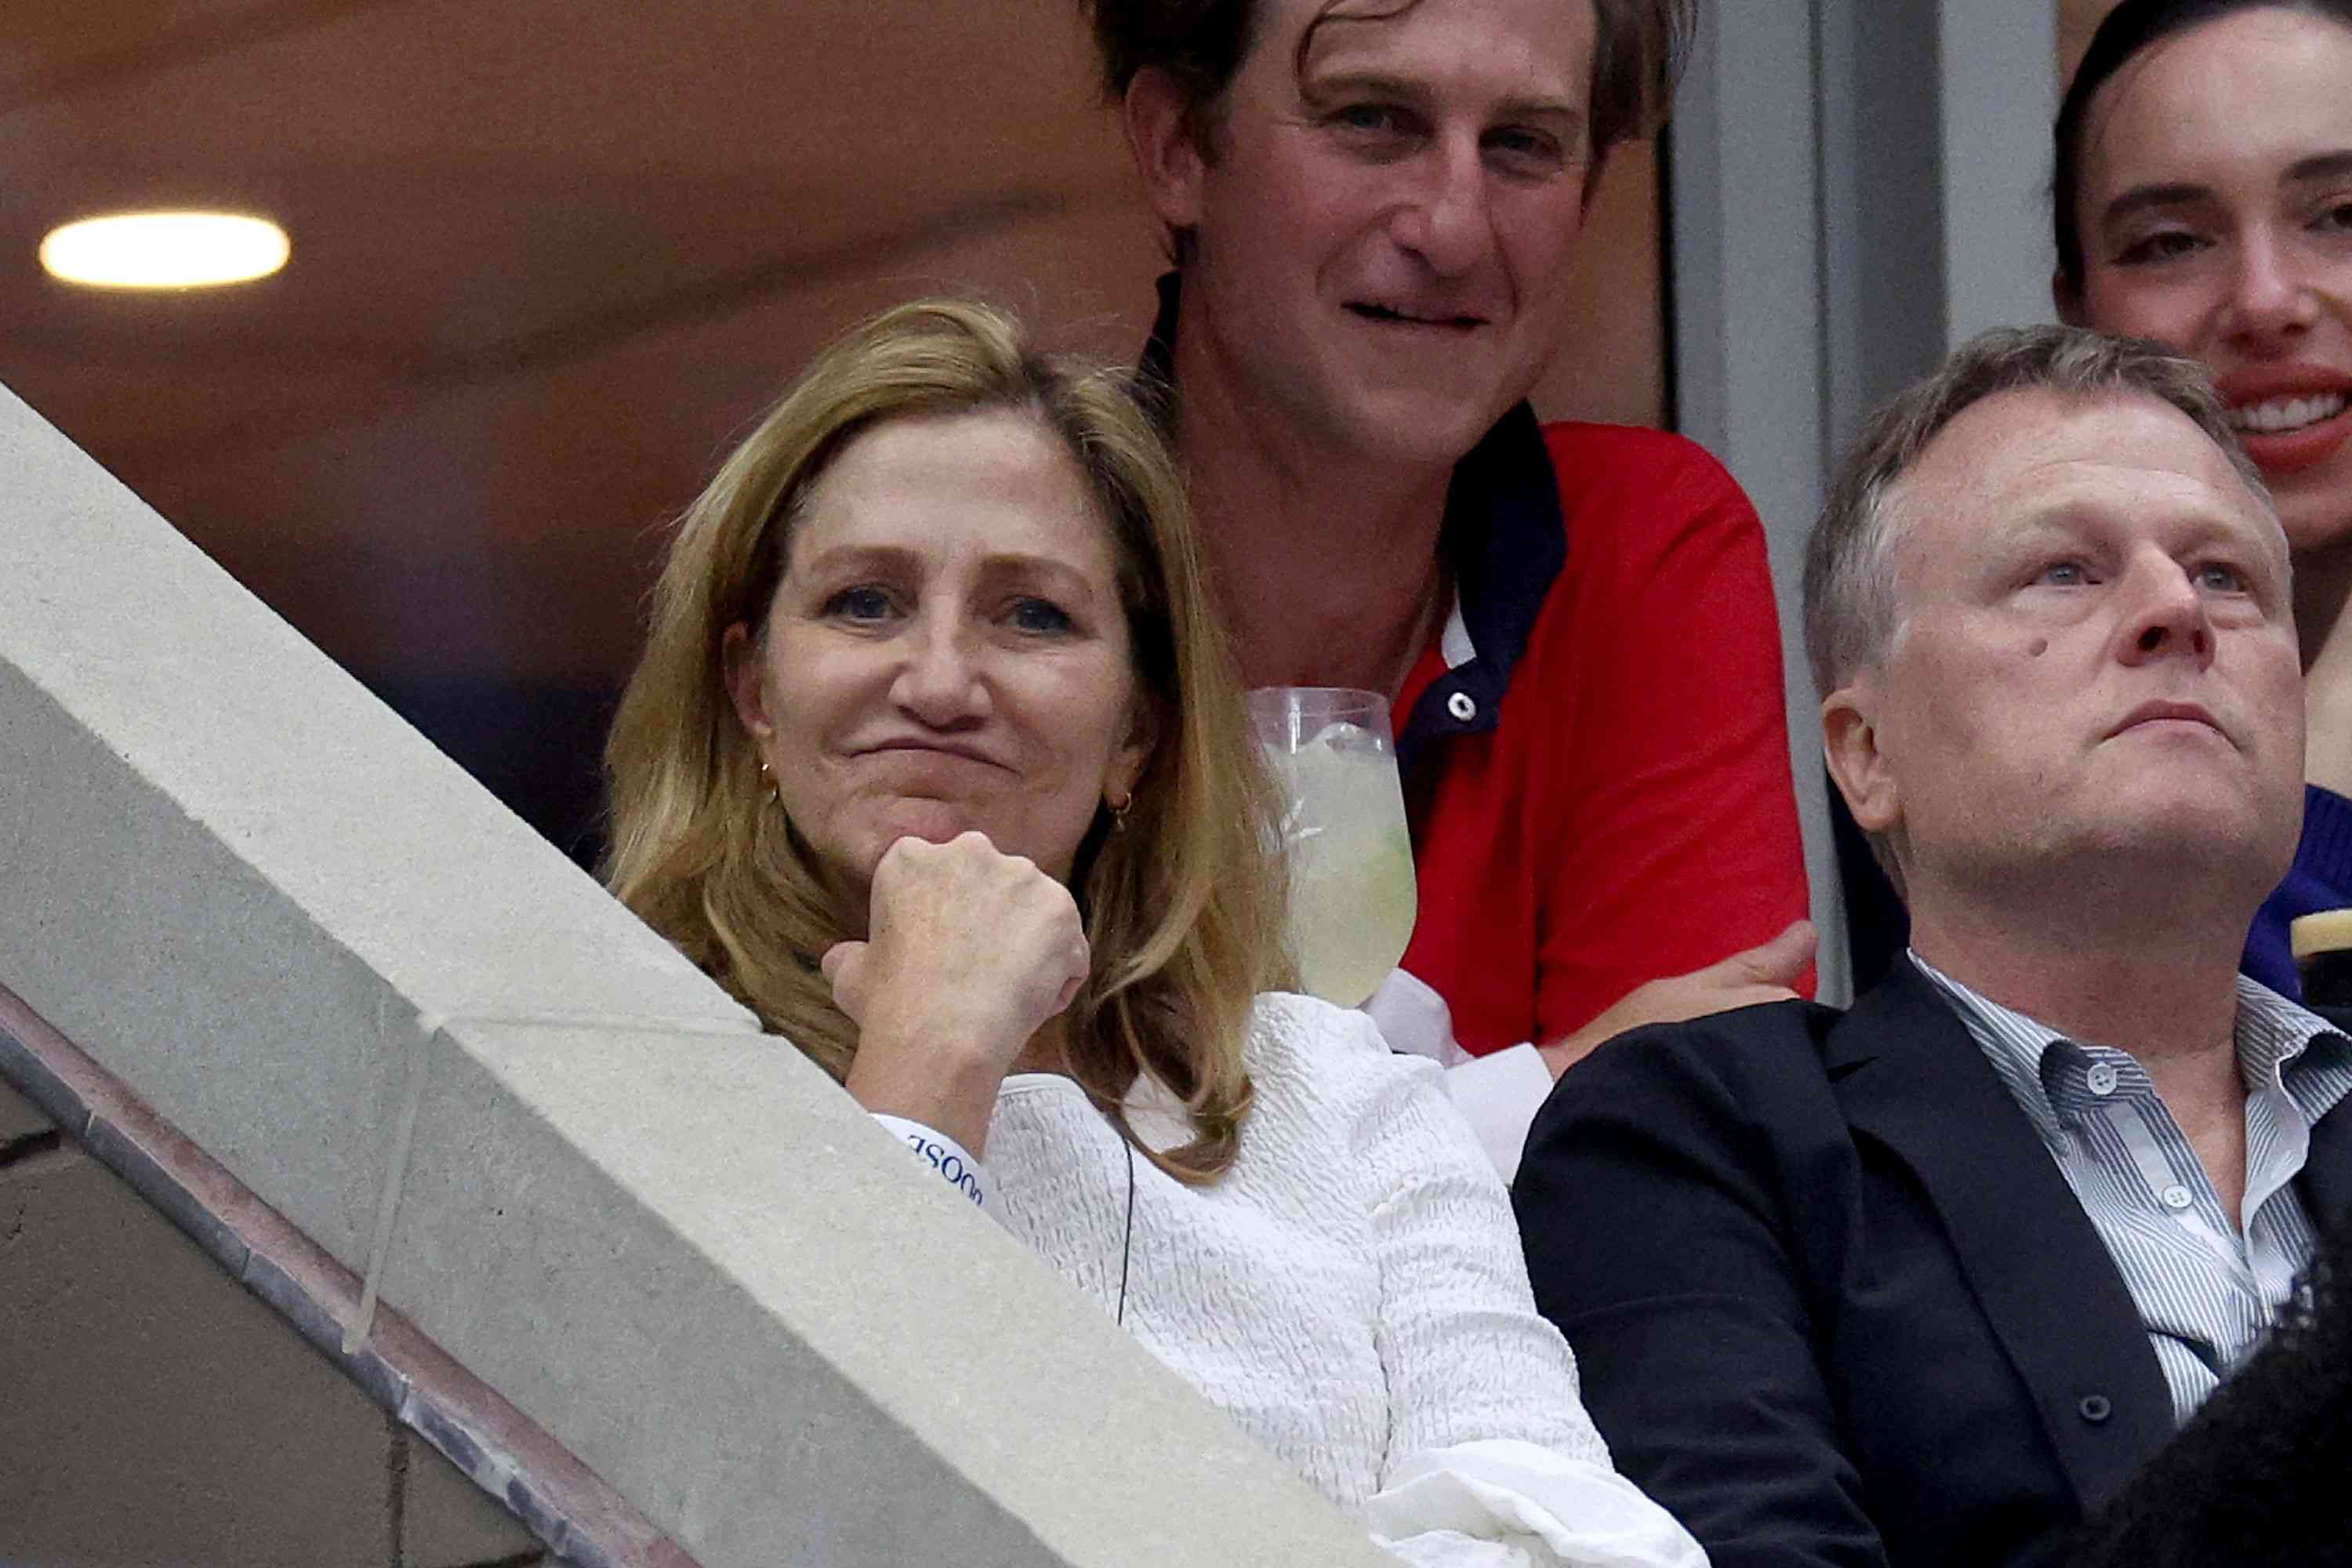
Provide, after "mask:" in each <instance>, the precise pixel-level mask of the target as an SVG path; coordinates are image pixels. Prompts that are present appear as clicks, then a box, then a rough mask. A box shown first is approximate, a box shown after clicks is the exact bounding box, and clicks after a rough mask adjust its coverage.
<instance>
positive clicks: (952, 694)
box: [891, 616, 988, 729]
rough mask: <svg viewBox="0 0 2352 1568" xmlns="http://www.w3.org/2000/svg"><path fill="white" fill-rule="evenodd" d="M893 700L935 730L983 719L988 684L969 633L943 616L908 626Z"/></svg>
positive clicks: (920, 619)
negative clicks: (983, 677)
mask: <svg viewBox="0 0 2352 1568" xmlns="http://www.w3.org/2000/svg"><path fill="white" fill-rule="evenodd" d="M901 650H902V655H903V658H902V662H901V663H900V665H899V667H898V678H897V679H896V680H895V681H894V682H893V684H892V688H891V696H892V698H893V700H896V701H897V702H898V705H899V706H900V707H902V708H904V709H905V710H907V711H908V712H909V713H911V714H913V715H914V716H915V717H916V718H918V719H919V720H921V721H923V722H924V723H926V724H929V725H930V726H931V727H932V728H934V729H948V728H950V727H952V726H955V725H957V724H960V723H965V722H969V721H972V720H974V719H977V718H981V717H983V716H984V715H985V714H986V712H987V710H988V684H987V682H986V681H985V680H984V679H982V671H981V666H980V660H979V658H978V651H977V648H976V646H975V642H974V638H973V636H972V632H971V628H970V627H967V626H963V625H962V624H961V622H960V621H957V620H954V619H951V618H950V617H947V616H925V617H921V618H919V619H918V620H917V622H916V623H915V625H914V626H911V627H909V628H908V633H907V636H906V638H905V640H904V641H903V643H902V644H901Z"/></svg>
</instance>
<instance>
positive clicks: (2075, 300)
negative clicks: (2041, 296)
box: [2050, 271, 2091, 327]
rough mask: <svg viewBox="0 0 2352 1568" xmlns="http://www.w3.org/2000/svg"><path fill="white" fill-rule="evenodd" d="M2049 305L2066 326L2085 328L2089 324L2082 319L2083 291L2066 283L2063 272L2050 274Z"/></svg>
mask: <svg viewBox="0 0 2352 1568" xmlns="http://www.w3.org/2000/svg"><path fill="white" fill-rule="evenodd" d="M2050 303H2051V305H2052V307H2053V309H2055V310H2057V312H2058V319H2059V320H2060V321H2063V322H2065V323H2066V324H2067V325H2068V326H2070V327H2087V326H2089V325H2090V324H2091V323H2090V322H2089V321H2085V320H2084V317H2083V291H2082V290H2081V289H2077V288H2075V287H2074V285H2073V284H2072V283H2069V282H2067V281H2066V274H2065V273H2064V272H2063V271H2057V272H2053V273H2051V274H2050Z"/></svg>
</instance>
